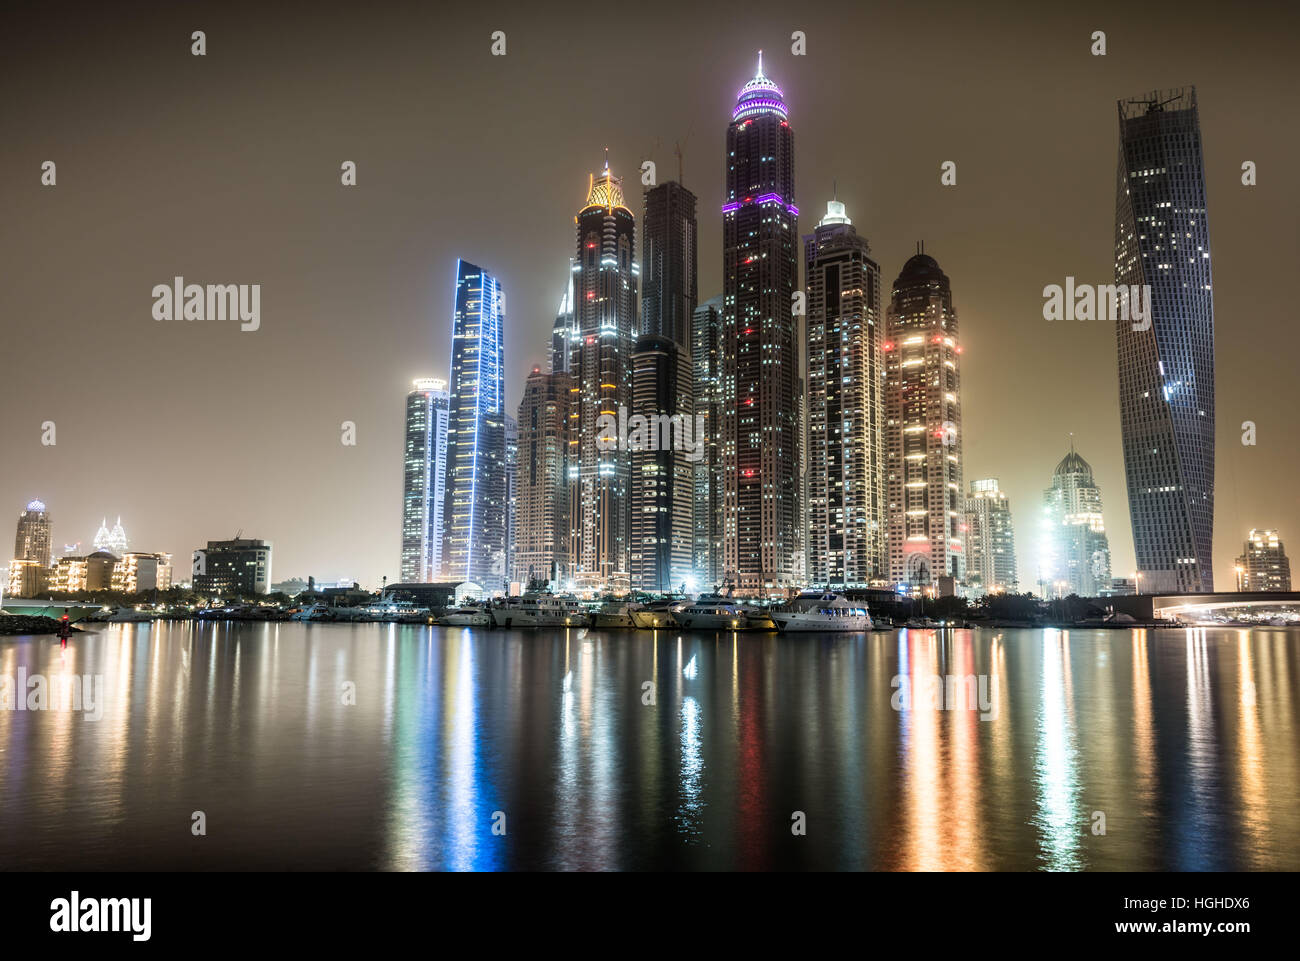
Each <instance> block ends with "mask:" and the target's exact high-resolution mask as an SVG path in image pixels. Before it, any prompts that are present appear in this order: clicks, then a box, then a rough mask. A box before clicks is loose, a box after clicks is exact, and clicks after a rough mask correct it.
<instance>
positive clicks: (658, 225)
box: [629, 181, 699, 592]
mask: <svg viewBox="0 0 1300 961" xmlns="http://www.w3.org/2000/svg"><path fill="white" fill-rule="evenodd" d="M696 235H697V225H696V220H695V194H693V193H691V192H690V191H689V190H687V189H686V188H685V187H683V186H682V185H681V184H679V183H677V182H675V181H668V182H667V183H662V184H659V185H658V186H656V187H652V188H651V189H650V190H648V191H646V194H645V216H644V217H643V218H642V220H641V259H642V271H641V292H642V299H641V337H640V338H639V339H638V340H637V342H636V345H635V348H634V351H633V355H632V368H633V372H632V411H633V413H634V414H639V415H641V416H643V417H647V418H653V420H651V421H650V426H649V428H648V430H647V431H646V435H645V437H644V439H645V440H650V441H651V442H652V443H651V445H650V447H651V449H645V448H644V446H643V447H642V449H638V450H634V451H632V488H631V490H632V522H631V528H632V531H631V532H632V542H631V550H630V551H629V554H630V559H631V565H632V586H633V587H635V588H638V589H640V590H644V591H659V592H667V591H670V590H675V589H679V588H681V586H682V585H683V584H687V583H689V582H692V581H694V579H695V576H694V572H693V567H694V546H695V514H694V511H695V509H694V497H695V491H694V487H695V468H694V462H693V460H692V457H693V455H692V451H691V449H689V448H688V447H687V446H686V445H687V443H690V444H694V443H695V441H696V440H697V438H696V437H695V416H694V413H695V391H694V374H693V370H692V355H691V322H692V315H693V314H694V313H695V306H696V301H697V300H698V296H699V294H698V283H699V281H698V276H699V270H698V262H697V261H698V257H697V248H696ZM672 418H676V419H675V420H673V419H672Z"/></svg>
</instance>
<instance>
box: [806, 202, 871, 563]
mask: <svg viewBox="0 0 1300 961" xmlns="http://www.w3.org/2000/svg"><path fill="white" fill-rule="evenodd" d="M804 251H805V255H804V264H805V277H806V280H805V285H806V287H807V291H808V347H807V357H808V382H807V394H806V396H807V408H808V421H807V507H806V516H807V531H808V548H807V557H808V581H809V583H810V584H812V585H813V586H816V587H838V588H841V589H843V588H846V587H867V586H868V585H869V584H870V583H871V580H872V578H884V577H886V576H888V568H887V564H886V560H885V491H884V480H885V473H884V427H885V416H884V409H883V403H884V401H883V394H882V391H883V388H884V373H885V371H884V364H883V355H882V354H881V343H882V338H881V328H882V326H883V318H882V317H881V312H880V267H879V266H878V265H877V264H876V262H875V261H874V260H872V259H871V256H870V253H871V249H870V247H869V246H868V245H867V240H866V238H865V237H862V236H860V235H859V234H858V232H857V231H856V230H855V229H854V228H853V222H852V221H851V220H849V218H848V217H847V216H846V215H845V212H844V204H842V203H839V202H838V201H834V200H832V201H831V202H830V203H828V204H827V207H826V216H825V217H824V218H822V220H821V222H820V223H818V225H817V229H816V231H815V232H814V233H813V234H811V235H810V236H807V237H805V238H804Z"/></svg>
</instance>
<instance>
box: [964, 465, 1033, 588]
mask: <svg viewBox="0 0 1300 961" xmlns="http://www.w3.org/2000/svg"><path fill="white" fill-rule="evenodd" d="M966 586H967V587H968V588H970V590H971V592H972V593H973V594H975V595H980V594H1006V593H1015V592H1016V591H1017V590H1018V589H1019V587H1020V575H1019V574H1018V573H1017V569H1016V535H1015V530H1014V528H1013V527H1012V524H1011V505H1010V503H1009V502H1008V501H1007V495H1006V494H1005V493H1004V492H1003V491H1002V490H1001V489H1000V488H999V486H998V479H997V478H996V477H988V478H984V479H981V480H973V481H971V482H970V493H969V494H967V496H966Z"/></svg>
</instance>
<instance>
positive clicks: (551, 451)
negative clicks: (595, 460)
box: [511, 368, 577, 588]
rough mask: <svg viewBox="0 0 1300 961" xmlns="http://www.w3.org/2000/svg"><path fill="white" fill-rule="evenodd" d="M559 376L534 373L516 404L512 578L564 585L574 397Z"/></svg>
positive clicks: (567, 382) (565, 378) (565, 376)
mask: <svg viewBox="0 0 1300 961" xmlns="http://www.w3.org/2000/svg"><path fill="white" fill-rule="evenodd" d="M576 390H577V389H576V387H575V386H574V381H573V378H572V377H570V376H569V374H567V373H565V372H564V371H557V372H555V373H550V374H546V373H542V371H541V369H540V368H534V369H533V372H532V373H531V374H530V375H529V377H528V381H527V383H525V384H524V396H523V399H522V400H521V401H520V402H519V474H518V485H519V493H518V496H517V499H516V508H515V528H516V534H515V555H514V573H513V574H512V575H511V580H513V581H518V582H519V583H520V584H522V585H523V586H524V587H525V588H527V586H528V582H529V581H531V580H542V581H549V582H555V583H556V584H557V585H559V586H564V585H565V583H566V581H567V580H568V578H569V577H570V575H571V573H572V572H571V570H570V567H569V564H570V558H569V527H570V523H569V459H570V451H571V447H570V445H569V440H570V426H569V425H570V414H571V413H575V412H576V410H575V408H574V404H575V400H574V398H575V397H576V396H577V393H576Z"/></svg>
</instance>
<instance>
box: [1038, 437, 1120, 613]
mask: <svg viewBox="0 0 1300 961" xmlns="http://www.w3.org/2000/svg"><path fill="white" fill-rule="evenodd" d="M1043 506H1044V515H1043V533H1044V537H1043V543H1042V547H1041V550H1040V556H1039V570H1040V572H1041V573H1040V575H1039V576H1040V577H1041V579H1042V580H1043V590H1044V591H1045V592H1047V593H1048V594H1054V595H1056V596H1058V597H1064V596H1066V595H1067V594H1078V595H1079V596H1080V597H1097V596H1099V595H1100V594H1101V592H1102V591H1104V590H1108V589H1109V588H1110V542H1109V541H1108V539H1107V537H1106V525H1105V522H1104V521H1103V520H1102V516H1101V488H1099V487H1098V486H1097V482H1096V481H1095V480H1094V479H1093V476H1092V467H1091V466H1090V465H1089V464H1088V462H1087V461H1086V460H1084V459H1083V458H1082V457H1080V456H1079V454H1078V452H1077V451H1075V449H1074V444H1073V443H1072V444H1070V452H1069V453H1068V454H1066V455H1065V456H1064V457H1062V458H1061V461H1060V463H1058V464H1057V465H1056V470H1054V471H1053V472H1052V486H1051V487H1049V488H1048V489H1047V490H1046V491H1044V492H1043Z"/></svg>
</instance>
